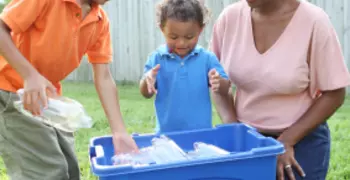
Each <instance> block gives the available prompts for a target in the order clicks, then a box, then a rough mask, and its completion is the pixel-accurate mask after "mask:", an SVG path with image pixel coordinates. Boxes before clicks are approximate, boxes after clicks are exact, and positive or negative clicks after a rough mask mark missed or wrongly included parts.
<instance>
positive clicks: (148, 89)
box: [140, 53, 160, 99]
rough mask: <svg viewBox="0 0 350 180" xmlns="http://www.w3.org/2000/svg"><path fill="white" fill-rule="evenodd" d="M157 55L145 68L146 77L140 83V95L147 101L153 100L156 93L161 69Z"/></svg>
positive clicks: (153, 56) (153, 55) (148, 61)
mask: <svg viewBox="0 0 350 180" xmlns="http://www.w3.org/2000/svg"><path fill="white" fill-rule="evenodd" d="M156 58H157V54H156V53H154V54H152V55H151V56H150V57H149V58H148V60H147V62H146V65H145V67H144V75H143V78H142V79H141V81H140V93H141V94H142V95H143V96H144V97H145V98H147V99H149V98H151V97H152V96H153V95H154V94H155V93H157V89H156V79H157V74H158V71H159V69H160V65H159V64H157V65H155V64H156V61H157V60H156Z"/></svg>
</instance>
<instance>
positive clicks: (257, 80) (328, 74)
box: [210, 0, 350, 180]
mask: <svg viewBox="0 0 350 180" xmlns="http://www.w3.org/2000/svg"><path fill="white" fill-rule="evenodd" d="M210 49H211V50H212V51H213V52H215V54H216V55H217V56H218V58H219V59H220V62H221V63H222V64H223V66H224V68H225V70H226V71H227V73H228V75H229V77H230V80H231V81H232V82H233V84H235V85H236V87H237V89H236V97H235V100H234V104H233V103H232V102H233V99H231V100H225V99H220V98H219V97H214V99H215V102H216V106H217V109H218V112H219V114H220V116H221V118H222V119H223V120H224V121H226V122H232V120H233V119H234V120H237V121H239V122H244V123H247V124H250V125H251V126H253V127H256V128H257V129H258V130H259V131H260V132H261V133H263V134H265V135H267V136H272V137H275V138H277V139H278V140H279V141H281V142H282V143H283V144H284V146H285V148H286V152H285V153H284V154H283V155H281V156H280V157H279V158H278V167H277V177H278V179H284V178H285V176H286V177H289V179H291V180H293V179H300V178H301V177H302V176H305V178H304V179H310V180H311V179H312V180H315V179H317V180H319V179H325V178H326V175H327V171H328V164H329V159H330V158H329V156H330V155H329V154H330V136H329V129H328V125H327V123H326V120H327V118H328V117H330V116H331V115H332V114H333V113H334V112H335V110H336V109H337V108H338V107H340V106H341V105H342V103H343V101H344V97H345V87H346V86H348V85H349V84H350V78H349V73H348V70H347V68H346V66H345V64H344V61H343V56H342V52H341V47H340V44H339V42H338V39H337V36H336V32H335V31H334V28H333V27H332V24H331V22H330V20H329V18H328V16H327V15H326V13H325V12H324V11H323V10H322V9H321V8H318V7H317V6H315V5H312V4H311V3H309V2H307V1H298V0H241V1H239V2H237V3H234V4H232V5H230V6H229V7H227V8H225V10H224V11H223V12H222V13H221V15H220V17H219V18H218V20H217V21H216V23H215V25H214V28H213V36H212V40H211V44H210ZM231 97H232V96H231ZM234 110H235V111H234Z"/></svg>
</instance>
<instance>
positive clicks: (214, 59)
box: [208, 53, 228, 79]
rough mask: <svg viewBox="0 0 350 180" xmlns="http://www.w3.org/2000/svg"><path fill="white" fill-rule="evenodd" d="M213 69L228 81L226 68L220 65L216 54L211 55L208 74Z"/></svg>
mask: <svg viewBox="0 0 350 180" xmlns="http://www.w3.org/2000/svg"><path fill="white" fill-rule="evenodd" d="M211 69H216V71H217V72H218V73H219V74H220V76H221V77H222V78H224V79H228V76H227V74H226V72H225V70H224V68H223V67H222V65H221V64H220V62H219V60H218V58H217V57H216V56H215V54H212V53H210V56H209V69H208V73H209V71H210V70H211Z"/></svg>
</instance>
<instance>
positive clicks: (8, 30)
mask: <svg viewBox="0 0 350 180" xmlns="http://www.w3.org/2000/svg"><path fill="white" fill-rule="evenodd" d="M105 2H107V0H40V1H34V0H12V1H11V2H10V4H8V6H7V7H6V8H5V9H4V10H3V12H2V14H1V16H0V17H1V20H0V39H1V41H0V54H2V55H3V56H2V57H1V56H0V113H1V116H0V154H1V156H2V158H3V159H4V162H5V165H6V167H7V172H8V174H9V176H10V177H11V178H12V179H33V180H34V179H35V180H38V179H48V180H49V179H50V180H51V179H79V166H78V162H77V159H76V157H75V154H74V148H73V147H74V146H73V140H74V138H73V134H71V133H66V132H61V131H59V130H57V129H56V128H54V127H50V126H48V125H45V124H43V123H41V122H39V121H36V120H34V119H32V118H30V117H27V116H24V115H23V114H21V113H20V112H18V111H17V110H16V109H15V108H14V106H13V103H12V102H13V101H15V100H17V99H18V96H17V95H16V94H15V92H16V91H17V90H18V89H20V88H24V90H25V94H24V104H25V109H27V110H28V111H30V112H32V114H33V115H38V114H39V113H40V103H42V104H43V105H45V106H46V105H47V96H46V93H47V92H51V93H56V92H57V93H58V94H61V92H62V90H61V85H60V81H61V80H63V79H64V78H65V77H66V76H67V75H68V74H69V73H71V72H72V71H73V70H74V69H76V68H77V67H78V65H79V64H80V60H81V59H82V57H83V55H84V54H87V55H88V57H89V62H90V63H91V64H92V66H93V71H94V82H95V87H96V90H97V92H98V94H99V98H100V100H101V103H102V106H103V108H104V110H105V113H106V116H107V118H108V120H109V123H110V126H111V130H112V133H113V139H114V145H115V147H118V151H121V152H123V151H130V150H136V149H137V147H136V145H135V142H134V141H133V140H132V138H131V137H130V136H129V135H128V133H127V132H126V130H125V126H124V123H123V120H122V116H121V113H120V108H119V102H118V95H117V89H116V85H115V84H114V81H113V78H112V77H111V74H110V71H109V67H108V64H109V63H110V62H111V60H112V50H111V42H110V31H109V21H108V18H107V16H106V13H105V12H104V11H103V10H102V8H101V7H100V5H102V4H104V3H105ZM116 149H117V148H116Z"/></svg>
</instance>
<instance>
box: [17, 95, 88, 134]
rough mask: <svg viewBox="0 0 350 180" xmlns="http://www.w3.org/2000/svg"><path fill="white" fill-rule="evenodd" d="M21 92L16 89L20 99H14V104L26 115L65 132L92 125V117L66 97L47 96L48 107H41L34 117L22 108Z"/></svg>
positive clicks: (77, 103) (78, 104)
mask: <svg viewBox="0 0 350 180" xmlns="http://www.w3.org/2000/svg"><path fill="white" fill-rule="evenodd" d="M23 92H24V91H23V89H20V90H18V91H17V94H18V95H19V97H20V100H19V101H15V102H14V106H15V107H16V108H17V109H18V110H19V111H20V112H22V113H23V114H24V115H26V116H29V117H32V118H34V119H36V120H39V121H42V122H44V123H46V124H48V125H50V126H52V127H55V128H57V129H60V130H62V131H66V132H74V131H76V130H78V129H80V128H91V127H92V125H93V122H92V119H91V117H90V116H88V115H87V113H86V112H85V109H84V107H83V106H82V105H81V104H80V103H79V102H77V101H75V100H73V99H69V98H66V97H60V98H58V99H53V98H49V99H48V107H47V108H46V109H42V115H41V116H35V117H34V116H33V115H32V114H31V113H30V112H28V111H26V110H25V109H24V108H23V103H22V97H23Z"/></svg>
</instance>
